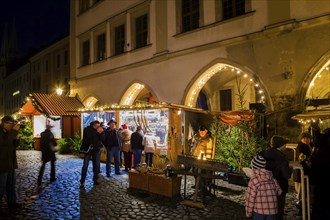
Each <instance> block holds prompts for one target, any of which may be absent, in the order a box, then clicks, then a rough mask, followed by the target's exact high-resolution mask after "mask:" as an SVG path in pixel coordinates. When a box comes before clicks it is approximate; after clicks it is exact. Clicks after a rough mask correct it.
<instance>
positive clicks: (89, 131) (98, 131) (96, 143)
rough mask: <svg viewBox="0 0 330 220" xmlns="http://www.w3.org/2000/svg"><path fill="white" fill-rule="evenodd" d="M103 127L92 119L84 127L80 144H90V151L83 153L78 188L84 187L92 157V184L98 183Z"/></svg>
mask: <svg viewBox="0 0 330 220" xmlns="http://www.w3.org/2000/svg"><path fill="white" fill-rule="evenodd" d="M102 140H103V128H102V127H101V126H100V122H99V121H93V122H91V123H90V125H89V126H87V127H86V128H84V131H83V140H82V145H84V146H92V147H93V150H92V151H91V152H90V153H84V161H83V167H82V168H81V179H80V188H83V187H84V184H85V179H86V175H87V169H88V165H89V160H90V158H91V157H92V158H93V181H94V185H98V184H99V182H98V181H97V180H98V174H99V172H100V148H101V147H102Z"/></svg>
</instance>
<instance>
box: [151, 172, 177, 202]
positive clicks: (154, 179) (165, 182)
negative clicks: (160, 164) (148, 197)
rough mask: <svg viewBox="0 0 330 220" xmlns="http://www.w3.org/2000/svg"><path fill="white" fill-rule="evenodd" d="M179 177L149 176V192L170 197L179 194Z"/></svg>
mask: <svg viewBox="0 0 330 220" xmlns="http://www.w3.org/2000/svg"><path fill="white" fill-rule="evenodd" d="M180 189H181V176H180V177H165V175H149V192H151V193H155V194H159V195H163V196H167V197H172V196H175V195H178V194H180Z"/></svg>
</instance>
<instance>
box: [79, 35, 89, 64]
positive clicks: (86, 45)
mask: <svg viewBox="0 0 330 220" xmlns="http://www.w3.org/2000/svg"><path fill="white" fill-rule="evenodd" d="M89 56H90V55H89V40H87V41H84V42H83V43H82V62H81V65H82V66H85V65H88V64H89Z"/></svg>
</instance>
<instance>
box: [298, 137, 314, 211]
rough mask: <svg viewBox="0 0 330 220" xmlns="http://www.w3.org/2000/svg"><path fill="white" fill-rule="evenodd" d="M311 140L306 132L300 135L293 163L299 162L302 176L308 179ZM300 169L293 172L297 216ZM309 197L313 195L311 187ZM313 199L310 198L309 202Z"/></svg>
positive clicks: (309, 173) (299, 207) (299, 208)
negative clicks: (302, 171)
mask: <svg viewBox="0 0 330 220" xmlns="http://www.w3.org/2000/svg"><path fill="white" fill-rule="evenodd" d="M311 140H312V135H311V134H309V133H308V132H304V133H302V134H301V135H300V138H299V143H298V146H297V150H296V151H297V153H296V158H295V161H299V163H300V164H301V166H302V167H303V170H304V174H305V175H307V176H308V177H309V178H310V177H311V169H310V165H309V161H310V160H309V159H310V157H311V155H312V147H311V146H310V144H311ZM300 175H301V174H300V169H295V170H294V172H293V181H294V184H295V190H296V193H297V195H296V199H297V201H296V207H297V209H298V211H299V214H301V211H302V210H301V208H302V207H301V205H302V204H301V178H300ZM309 182H310V184H312V181H311V179H310V181H309ZM309 190H310V192H311V193H310V195H311V196H312V195H313V187H312V186H310V189H309ZM312 200H313V198H312V197H311V201H312Z"/></svg>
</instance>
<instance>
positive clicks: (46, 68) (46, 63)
mask: <svg viewBox="0 0 330 220" xmlns="http://www.w3.org/2000/svg"><path fill="white" fill-rule="evenodd" d="M45 72H46V73H47V72H48V60H46V62H45Z"/></svg>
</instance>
